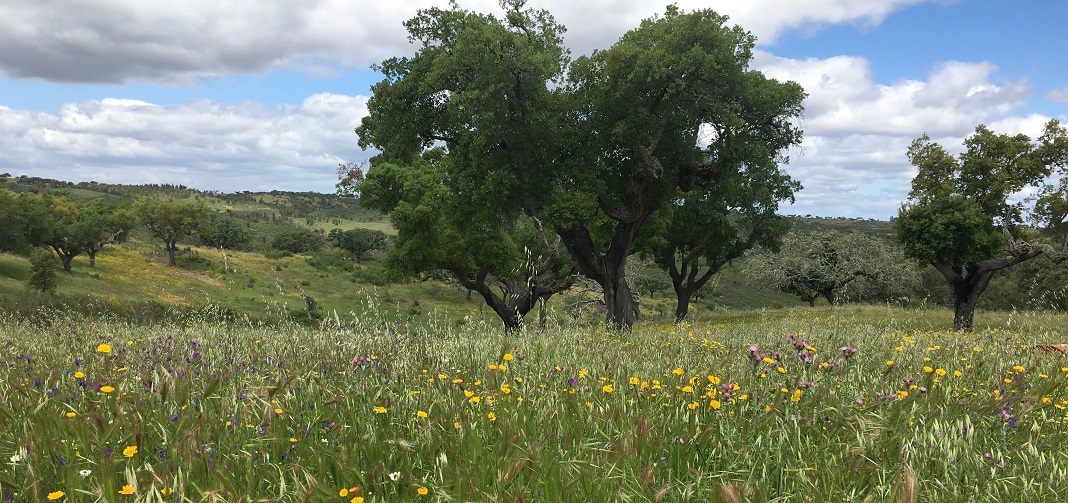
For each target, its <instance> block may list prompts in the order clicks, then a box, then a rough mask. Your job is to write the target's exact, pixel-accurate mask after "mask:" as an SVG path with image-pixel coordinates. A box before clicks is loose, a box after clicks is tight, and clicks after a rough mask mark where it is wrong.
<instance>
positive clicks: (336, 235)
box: [326, 228, 389, 264]
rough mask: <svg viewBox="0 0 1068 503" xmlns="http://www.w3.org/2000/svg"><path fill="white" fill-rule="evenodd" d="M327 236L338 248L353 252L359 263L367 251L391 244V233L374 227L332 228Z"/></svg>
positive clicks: (380, 248) (381, 248) (383, 247)
mask: <svg viewBox="0 0 1068 503" xmlns="http://www.w3.org/2000/svg"><path fill="white" fill-rule="evenodd" d="M326 238H327V239H329V240H330V241H332V242H333V243H334V245H335V246H337V247H338V248H341V249H342V250H345V251H347V252H349V253H351V254H352V255H353V256H354V257H355V258H356V263H357V264H359V263H360V259H362V258H363V256H364V254H366V253H367V252H369V251H371V250H383V249H385V248H386V247H388V246H389V235H387V234H386V233H385V232H382V231H376V230H374V229H364V228H358V229H350V230H347V231H343V230H341V229H331V230H330V233H328V234H327V235H326Z"/></svg>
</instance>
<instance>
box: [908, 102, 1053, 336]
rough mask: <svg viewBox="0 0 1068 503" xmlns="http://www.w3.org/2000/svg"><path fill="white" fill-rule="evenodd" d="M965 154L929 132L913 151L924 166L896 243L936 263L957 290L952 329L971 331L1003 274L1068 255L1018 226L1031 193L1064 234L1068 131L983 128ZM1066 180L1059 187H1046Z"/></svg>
mask: <svg viewBox="0 0 1068 503" xmlns="http://www.w3.org/2000/svg"><path fill="white" fill-rule="evenodd" d="M964 146H965V151H964V153H962V154H960V156H959V157H957V158H954V157H953V156H951V155H950V154H949V153H948V152H947V151H946V150H945V149H944V148H943V147H942V146H941V145H938V144H937V143H934V142H932V141H931V139H930V137H928V136H927V135H923V136H921V137H920V138H918V139H916V141H914V142H913V143H912V145H911V146H910V147H909V150H908V157H909V161H910V162H912V164H913V165H914V166H916V167H917V168H919V171H918V173H917V174H916V178H914V179H913V180H912V191H911V192H910V193H909V199H908V202H906V203H905V204H904V205H903V206H902V207H901V211H900V212H899V213H898V218H897V222H896V226H897V232H898V238H899V239H900V240H901V243H902V244H903V245H904V247H905V253H906V254H907V255H908V256H909V257H910V258H913V259H915V260H917V261H919V262H921V263H924V264H931V265H933V266H934V268H935V269H937V270H938V272H940V273H941V274H942V276H943V277H945V279H946V282H947V283H948V284H949V287H950V290H951V291H952V292H953V303H954V313H953V328H954V330H963V331H971V330H972V327H973V322H974V317H975V306H976V303H977V302H978V301H979V297H980V296H981V295H982V294H983V292H984V291H986V289H987V287H988V286H989V284H990V279H991V277H993V275H994V274H995V273H997V272H998V271H1000V270H1003V269H1007V268H1009V267H1012V266H1014V265H1016V264H1019V263H1021V262H1025V261H1027V260H1031V259H1033V258H1036V257H1039V256H1043V255H1044V256H1046V257H1047V258H1049V259H1050V260H1052V261H1054V262H1060V261H1063V260H1065V258H1068V253H1065V252H1064V251H1056V250H1055V249H1054V248H1053V247H1052V246H1050V245H1049V244H1046V243H1041V242H1036V241H1027V240H1025V238H1028V239H1030V238H1031V237H1035V236H1034V234H1030V236H1029V233H1028V232H1026V231H1025V230H1024V229H1022V228H1021V227H1020V225H1019V224H1021V223H1022V222H1023V219H1024V217H1025V216H1026V215H1027V214H1028V213H1029V208H1028V206H1027V204H1026V203H1033V202H1036V199H1034V198H1032V199H1025V198H1024V197H1023V196H1024V195H1025V194H1027V193H1038V194H1039V195H1040V197H1039V198H1037V203H1038V204H1037V207H1036V208H1034V209H1033V210H1032V211H1030V214H1031V216H1032V217H1033V218H1034V220H1035V222H1036V223H1039V224H1040V225H1043V226H1044V227H1045V228H1046V230H1048V231H1051V232H1056V231H1058V230H1061V231H1062V232H1063V229H1061V227H1062V226H1063V223H1062V221H1063V219H1064V215H1065V213H1064V209H1065V208H1066V206H1065V205H1064V201H1065V200H1066V196H1068V193H1066V190H1065V189H1066V187H1065V182H1064V180H1065V178H1064V175H1065V170H1066V169H1068V132H1066V131H1065V128H1064V127H1063V126H1061V125H1060V123H1059V122H1057V121H1055V120H1054V121H1050V122H1049V123H1047V124H1046V127H1045V130H1044V132H1043V134H1042V136H1041V137H1039V138H1038V140H1037V141H1035V142H1033V141H1032V140H1031V139H1030V138H1029V137H1028V136H1027V135H1023V134H1018V135H1015V136H1009V135H1004V134H1001V135H999V134H994V132H992V131H990V130H989V129H987V128H986V127H985V126H979V127H977V128H975V133H974V134H973V135H972V136H970V137H969V138H968V139H966V140H965V141H964ZM1054 170H1057V172H1058V173H1059V174H1060V175H1061V183H1060V185H1059V186H1057V185H1055V184H1051V183H1048V182H1047V178H1048V177H1050V176H1051V175H1053V174H1054Z"/></svg>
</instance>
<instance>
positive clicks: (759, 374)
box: [0, 306, 1068, 502]
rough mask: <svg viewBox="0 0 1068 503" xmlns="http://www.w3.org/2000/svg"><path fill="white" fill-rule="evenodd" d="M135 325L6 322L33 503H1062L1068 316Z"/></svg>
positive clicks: (23, 488)
mask: <svg viewBox="0 0 1068 503" xmlns="http://www.w3.org/2000/svg"><path fill="white" fill-rule="evenodd" d="M370 309H371V310H370V311H369V313H368V314H366V315H365V316H362V317H360V318H359V319H356V318H350V317H346V318H342V319H340V321H341V326H340V327H338V325H337V324H336V321H334V320H333V319H331V320H329V323H326V324H324V325H323V326H321V327H320V328H319V329H312V328H307V327H303V326H298V325H293V324H289V325H281V326H259V325H256V324H249V323H244V324H227V323H219V322H218V321H217V320H216V319H214V318H213V315H212V314H211V313H210V312H203V313H201V314H197V315H191V316H187V317H185V318H183V319H180V320H177V321H175V322H174V323H172V324H162V325H161V324H154V325H138V324H131V323H128V322H124V321H119V320H117V319H115V318H112V317H107V316H105V317H102V318H98V319H93V318H86V317H83V316H72V315H68V314H64V313H62V312H59V313H41V315H40V316H35V317H33V318H32V320H30V319H27V318H25V317H22V318H19V319H15V317H13V316H11V315H0V317H2V319H0V344H2V345H0V360H2V363H0V421H2V423H3V425H2V426H3V427H2V428H0V455H2V458H0V462H2V464H0V498H7V499H13V500H15V501H41V500H48V499H54V500H60V501H344V502H350V501H364V502H370V501H546V502H555V501H702V502H704V501H729V502H738V501H761V502H762V501H798V502H800V501H806V502H809V501H828V502H829V501H835V502H840V501H872V502H883V501H960V502H966V501H1057V500H1059V499H1060V498H1061V495H1062V494H1065V493H1066V491H1068V481H1066V479H1065V477H1066V471H1068V451H1065V450H1064V449H1062V448H1061V447H1060V446H1061V445H1063V443H1064V442H1065V441H1066V440H1068V435H1066V433H1068V422H1066V421H1068V416H1066V414H1065V406H1066V404H1068V393H1066V384H1068V377H1066V376H1068V360H1066V359H1064V358H1063V357H1061V356H1060V355H1057V354H1049V353H1045V352H1041V351H1038V350H1036V345H1042V344H1049V343H1056V342H1068V341H1065V340H1064V339H1065V336H1064V335H1063V327H1064V326H1066V323H1068V317H1065V316H1063V315H1052V314H1020V313H988V312H981V313H979V314H978V317H977V328H978V330H977V332H976V333H974V334H963V333H954V332H946V331H944V330H943V328H944V327H947V326H950V325H951V319H950V313H948V312H943V311H906V310H899V309H888V308H874V307H841V308H825V309H782V310H754V311H745V312H725V313H723V314H722V315H721V316H715V317H708V318H703V319H699V320H695V321H693V322H692V324H683V325H673V324H652V323H647V324H640V325H639V326H638V327H637V328H636V329H635V330H634V331H633V332H631V333H627V334H622V335H620V334H613V333H606V332H605V331H604V330H603V329H602V328H600V326H599V324H597V323H590V324H578V323H574V322H565V323H551V324H550V327H549V328H548V329H547V330H546V331H545V332H539V331H537V330H534V329H529V328H528V329H527V330H526V331H524V332H521V333H519V334H516V335H508V336H506V335H503V334H502V333H501V331H500V328H499V325H498V324H496V323H484V322H481V321H477V320H476V321H473V322H471V323H468V324H465V325H462V326H461V325H457V324H456V323H453V322H451V321H450V320H447V319H445V320H439V321H438V322H434V321H431V322H430V323H429V324H427V325H425V326H408V325H407V324H405V323H403V322H396V321H394V320H393V319H390V318H389V317H388V316H385V315H379V316H372V314H371V313H374V309H375V307H374V306H371V308H370Z"/></svg>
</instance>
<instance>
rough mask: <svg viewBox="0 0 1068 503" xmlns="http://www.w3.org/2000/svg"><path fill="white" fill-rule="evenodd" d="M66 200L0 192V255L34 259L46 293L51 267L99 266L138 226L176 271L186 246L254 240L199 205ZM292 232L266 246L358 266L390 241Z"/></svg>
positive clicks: (57, 192)
mask: <svg viewBox="0 0 1068 503" xmlns="http://www.w3.org/2000/svg"><path fill="white" fill-rule="evenodd" d="M49 186H50V185H49ZM68 196H69V194H68V192H67V189H54V190H45V191H43V192H32V191H25V192H13V191H11V190H8V189H6V188H0V222H3V223H4V225H3V226H0V251H5V252H10V253H16V254H20V255H26V256H32V258H33V260H32V266H33V271H32V273H33V275H34V278H36V279H31V286H34V287H35V288H38V289H41V290H51V289H53V288H54V287H55V282H54V280H52V279H50V277H51V275H50V271H49V269H50V268H49V267H47V265H48V264H49V263H52V264H53V265H58V264H61V265H62V268H63V270H64V271H66V272H70V271H71V268H72V263H73V260H74V258H76V257H78V256H80V255H83V254H84V255H86V256H87V257H88V259H89V267H90V268H95V267H96V258H97V254H98V253H100V252H101V251H102V250H103V249H104V247H105V246H107V245H113V244H119V243H122V242H125V241H126V240H127V239H128V238H129V235H130V232H131V231H132V230H133V229H134V228H144V229H146V230H147V231H148V232H149V233H150V234H151V235H152V237H154V238H156V239H159V240H160V241H162V243H163V249H164V251H165V252H166V254H167V260H168V263H169V264H170V265H171V266H177V263H178V262H177V258H178V253H179V249H180V245H181V244H182V243H194V244H200V245H204V246H209V247H213V248H220V249H224V250H225V249H229V250H237V249H245V248H247V247H248V245H249V244H250V243H251V242H253V241H254V239H255V238H256V236H255V235H254V232H253V229H252V227H251V226H250V225H249V224H248V222H242V221H240V220H238V219H236V218H234V217H233V215H232V214H230V213H226V212H219V211H215V210H212V209H210V208H209V207H208V206H206V205H205V204H203V203H201V202H197V201H190V200H179V201H169V200H164V199H159V198H154V197H146V196H142V197H139V198H137V199H135V200H133V201H129V202H126V203H123V204H115V203H112V202H111V201H109V200H108V199H107V198H106V197H97V198H92V199H79V200H72V199H71V198H70V197H68ZM287 227H288V229H289V230H284V231H282V232H276V233H274V234H273V235H272V236H267V235H263V236H262V240H263V243H265V244H269V246H270V248H271V249H275V250H279V251H283V252H286V253H312V252H316V251H319V250H320V249H322V248H323V246H325V245H326V244H327V243H328V242H329V243H333V244H335V245H336V246H337V248H338V249H340V250H345V251H346V252H347V253H350V254H351V256H352V258H353V260H356V261H358V260H359V259H360V258H362V257H363V256H365V255H366V254H367V253H368V252H369V251H372V250H375V249H384V248H385V247H387V246H388V245H389V243H390V240H389V238H388V236H387V235H386V234H385V233H383V232H381V231H373V230H366V229H361V230H355V231H336V232H335V233H333V234H331V236H333V237H334V238H333V239H332V241H327V239H326V237H325V236H324V235H323V233H321V232H317V231H313V230H310V229H306V228H299V227H296V226H287ZM258 251H266V250H265V249H260V250H258ZM57 258H58V262H57Z"/></svg>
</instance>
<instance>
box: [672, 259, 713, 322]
mask: <svg viewBox="0 0 1068 503" xmlns="http://www.w3.org/2000/svg"><path fill="white" fill-rule="evenodd" d="M700 260H701V257H700V255H698V254H696V253H691V254H689V255H688V256H686V257H683V259H682V269H681V270H680V269H679V268H678V267H676V266H675V264H674V263H672V264H671V268H670V269H668V275H669V276H671V286H672V287H673V288H674V289H675V296H676V297H677V298H678V303H677V304H675V323H679V322H681V321H682V320H684V319H686V315H687V314H688V313H689V312H690V298H691V297H693V294H694V293H697V291H698V290H700V289H701V287H703V286H705V284H706V283H708V280H710V279H712V276H715V274H716V272H717V271H719V270H720V268H722V267H723V264H724V263H725V262H724V263H713V264H710V265H709V267H708V270H707V271H705V273H704V274H702V275H701V276H700V277H698V276H697V273H698V272H700V270H701V269H700Z"/></svg>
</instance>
